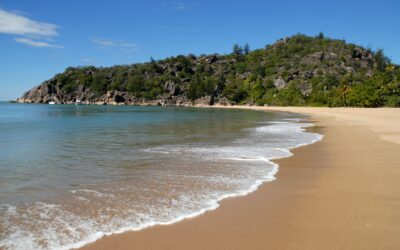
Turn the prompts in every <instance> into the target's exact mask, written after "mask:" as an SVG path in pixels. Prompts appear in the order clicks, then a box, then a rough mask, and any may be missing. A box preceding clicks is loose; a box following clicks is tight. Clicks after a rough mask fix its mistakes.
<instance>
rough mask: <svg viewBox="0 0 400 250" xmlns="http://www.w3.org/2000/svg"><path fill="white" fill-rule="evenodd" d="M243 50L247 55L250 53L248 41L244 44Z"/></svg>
mask: <svg viewBox="0 0 400 250" xmlns="http://www.w3.org/2000/svg"><path fill="white" fill-rule="evenodd" d="M243 52H244V54H245V55H247V54H249V53H250V46H249V44H248V43H246V44H245V45H244V47H243Z"/></svg>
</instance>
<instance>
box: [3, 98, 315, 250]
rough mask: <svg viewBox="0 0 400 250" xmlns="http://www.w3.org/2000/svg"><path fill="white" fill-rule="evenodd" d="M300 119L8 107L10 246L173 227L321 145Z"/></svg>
mask: <svg viewBox="0 0 400 250" xmlns="http://www.w3.org/2000/svg"><path fill="white" fill-rule="evenodd" d="M301 119H302V117H300V116H298V115H293V114H284V113H272V112H271V113H269V112H268V113H267V112H261V111H250V110H226V109H195V108H161V107H126V106H124V107H121V106H74V105H29V104H8V103H0V248H5V249H69V248H71V247H78V246H82V245H84V244H86V243H88V242H91V241H94V240H96V239H98V238H100V237H102V236H103V235H107V234H111V233H115V232H123V231H126V230H139V229H141V228H144V227H147V226H151V225H155V224H169V223H173V222H175V221H178V220H180V219H183V218H186V217H190V216H195V215H198V214H200V213H203V212H205V211H207V210H210V209H214V208H216V207H217V206H218V201H219V200H221V199H223V198H225V197H229V196H235V195H243V194H246V193H248V192H250V191H253V190H255V189H256V188H257V186H258V185H260V184H261V183H262V182H264V181H269V180H273V179H274V176H273V175H274V174H275V172H276V171H277V166H276V165H275V164H274V163H272V162H270V160H271V159H274V158H279V157H286V156H289V155H290V152H289V151H288V150H289V149H291V148H294V147H298V146H300V145H305V144H309V143H312V142H314V141H317V140H320V139H321V135H318V134H313V133H307V132H304V130H303V128H304V127H307V126H310V125H311V124H308V123H302V122H300V121H301Z"/></svg>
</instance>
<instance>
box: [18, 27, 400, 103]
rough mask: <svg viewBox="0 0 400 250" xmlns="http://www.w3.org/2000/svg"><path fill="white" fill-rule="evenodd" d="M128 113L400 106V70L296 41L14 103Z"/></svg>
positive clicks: (180, 62) (337, 43)
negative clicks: (164, 108)
mask: <svg viewBox="0 0 400 250" xmlns="http://www.w3.org/2000/svg"><path fill="white" fill-rule="evenodd" d="M51 100H54V101H55V102H56V103H75V102H76V100H80V101H82V102H83V103H87V104H127V105H192V104H210V105H212V104H221V105H232V104H255V105H297V106H299V105H312V106H360V107H377V106H392V107H393V106H400V67H399V66H397V65H394V64H391V63H390V60H389V59H388V58H387V57H385V55H384V54H383V51H382V50H377V51H371V50H370V49H366V48H363V47H361V46H357V45H354V44H350V43H346V42H345V41H343V40H336V39H330V38H326V37H324V36H323V34H322V33H321V34H319V35H318V36H316V37H309V36H305V35H295V36H292V37H288V38H285V39H280V40H278V41H277V42H275V43H274V44H272V45H267V46H265V48H262V49H255V50H250V48H249V46H248V45H247V44H246V45H244V46H243V47H242V46H239V45H234V47H233V51H232V53H231V54H228V55H218V54H212V55H200V56H195V55H187V56H183V55H179V56H176V57H170V58H166V59H163V60H158V61H155V60H153V59H151V60H150V62H147V63H140V64H132V65H119V66H113V67H104V68H103V67H101V68H96V67H93V66H86V67H77V68H72V67H70V68H67V69H66V70H65V71H64V72H63V73H60V74H57V75H56V76H54V77H53V78H52V79H50V80H47V81H45V82H43V83H42V84H41V85H39V86H37V87H35V88H33V89H32V90H30V91H28V92H26V93H25V94H24V95H23V96H22V97H21V98H19V99H18V100H17V101H18V102H29V103H48V102H49V101H51Z"/></svg>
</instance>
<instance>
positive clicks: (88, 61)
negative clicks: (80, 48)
mask: <svg viewBox="0 0 400 250" xmlns="http://www.w3.org/2000/svg"><path fill="white" fill-rule="evenodd" d="M81 60H82V62H85V63H93V62H94V61H95V60H94V59H93V58H90V57H84V58H82V59H81Z"/></svg>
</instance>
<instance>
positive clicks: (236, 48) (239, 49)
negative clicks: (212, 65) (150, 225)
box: [232, 43, 243, 56]
mask: <svg viewBox="0 0 400 250" xmlns="http://www.w3.org/2000/svg"><path fill="white" fill-rule="evenodd" d="M232 53H233V54H234V55H235V56H241V55H243V48H242V47H241V46H239V44H237V43H235V44H234V45H233V51H232Z"/></svg>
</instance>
